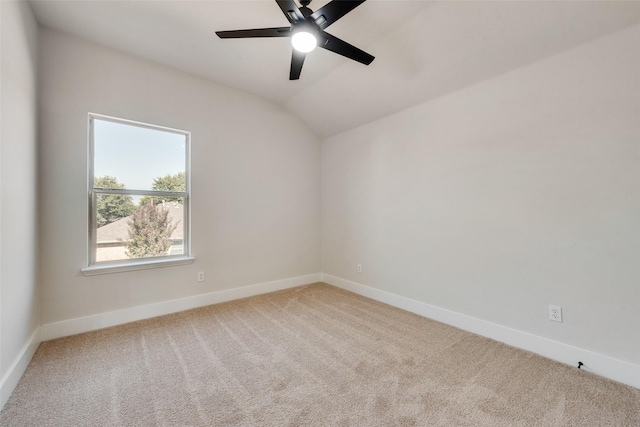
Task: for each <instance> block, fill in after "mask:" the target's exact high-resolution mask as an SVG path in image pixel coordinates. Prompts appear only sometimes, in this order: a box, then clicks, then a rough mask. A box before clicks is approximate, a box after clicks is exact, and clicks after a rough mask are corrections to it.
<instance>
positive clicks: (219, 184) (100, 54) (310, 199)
mask: <svg viewBox="0 0 640 427" xmlns="http://www.w3.org/2000/svg"><path fill="white" fill-rule="evenodd" d="M40 44H41V49H40V54H41V57H40V70H41V80H40V83H41V97H40V107H41V109H40V114H41V126H40V132H41V149H40V166H41V175H42V179H41V191H40V195H41V201H40V203H41V210H40V212H41V216H40V217H41V234H40V237H41V259H42V262H41V264H40V271H41V277H42V279H41V280H42V287H43V300H42V307H43V309H42V323H43V324H49V323H52V322H60V321H63V320H67V319H74V318H78V317H83V316H90V315H95V314H97V313H106V312H112V311H114V310H120V309H125V308H130V307H136V306H141V305H146V304H153V303H157V302H161V301H168V300H173V299H177V298H186V297H189V296H192V295H198V294H204V293H211V292H216V291H221V290H225V289H231V288H235V287H239V286H244V285H252V284H258V283H264V282H269V281H274V280H281V279H287V278H292V277H298V276H303V275H307V274H313V273H319V272H320V262H319V260H320V255H319V253H320V246H319V241H320V236H319V224H320V219H319V215H320V209H319V203H320V180H319V167H320V166H319V160H320V142H319V140H318V138H317V137H315V136H314V135H313V134H312V133H311V132H310V131H309V130H308V129H307V128H306V127H304V126H303V125H302V124H301V122H300V121H299V120H298V119H296V118H294V117H293V116H292V115H290V114H289V113H287V112H285V111H284V110H283V109H282V108H280V107H279V106H277V105H275V104H273V103H271V102H268V101H265V100H262V99H260V98H258V97H255V96H252V95H249V94H246V93H243V92H240V91H236V90H233V89H230V88H227V87H224V86H220V85H217V84H214V83H211V82H208V81H206V80H203V79H201V78H197V77H194V76H191V75H188V74H185V73H183V72H179V71H176V70H172V69H169V68H166V67H164V66H161V65H158V64H155V63H151V62H147V61H144V60H140V59H137V58H134V57H131V56H127V55H125V54H121V53H117V52H115V51H112V50H110V49H107V48H104V47H101V46H98V45H96V44H93V43H90V42H87V41H83V40H80V39H77V38H75V37H72V36H69V35H65V34H63V33H60V32H57V31H53V30H50V29H47V28H42V29H41V33H40ZM88 112H93V113H99V114H106V115H111V116H116V117H122V118H126V119H130V120H136V121H141V122H146V123H152V124H156V125H161V126H167V127H172V128H177V129H184V130H188V131H191V133H192V226H193V228H192V234H193V235H192V248H193V253H194V255H195V256H196V257H197V260H196V261H195V263H194V264H192V265H186V266H174V267H168V268H161V269H153V270H142V271H136V272H127V273H117V274H107V275H100V276H93V277H84V276H83V275H82V274H81V273H80V269H81V268H82V267H84V266H85V264H86V253H87V225H86V224H87V206H86V204H87V197H86V185H87V184H86V181H87V113H88ZM198 271H205V273H206V281H205V282H202V283H198V282H196V273H197V272H198Z"/></svg>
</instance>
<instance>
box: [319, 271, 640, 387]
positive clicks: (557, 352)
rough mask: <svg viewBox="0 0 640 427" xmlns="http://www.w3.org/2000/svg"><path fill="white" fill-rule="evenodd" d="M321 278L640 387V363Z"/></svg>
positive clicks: (416, 312)
mask: <svg viewBox="0 0 640 427" xmlns="http://www.w3.org/2000/svg"><path fill="white" fill-rule="evenodd" d="M322 281H323V282H325V283H328V284H330V285H333V286H336V287H338V288H341V289H345V290H347V291H351V292H353V293H356V294H359V295H362V296H365V297H368V298H371V299H374V300H376V301H380V302H382V303H385V304H389V305H392V306H394V307H398V308H401V309H403V310H406V311H410V312H412V313H415V314H418V315H420V316H423V317H428V318H430V319H433V320H437V321H439V322H442V323H446V324H448V325H451V326H455V327H457V328H460V329H463V330H465V331H469V332H473V333H475V334H478V335H482V336H484V337H487V338H491V339H494V340H496V341H500V342H503V343H505V344H508V345H511V346H514V347H518V348H521V349H523V350H527V351H530V352H532V353H536V354H539V355H541V356H544V357H547V358H549V359H552V360H556V361H558V362H561V363H565V364H567V365H570V366H574V367H577V366H578V361H581V362H582V363H584V366H583V367H582V369H584V370H586V371H589V372H593V373H595V374H597V375H601V376H603V377H606V378H609V379H612V380H614V381H618V382H620V383H623V384H627V385H630V386H632V387H636V388H640V365H635V364H633V363H629V362H625V361H622V360H618V359H614V358H612V357H609V356H605V355H602V354H598V353H594V352H592V351H589V350H585V349H582V348H578V347H574V346H571V345H567V344H563V343H561V342H558V341H553V340H550V339H548V338H543V337H540V336H537V335H533V334H530V333H527V332H523V331H519V330H517V329H512V328H509V327H506V326H502V325H498V324H496V323H491V322H488V321H486V320H481V319H477V318H475V317H471V316H467V315H465V314H460V313H456V312H454V311H450V310H446V309H444V308H440V307H436V306H434V305H430V304H426V303H424V302H420V301H416V300H413V299H410V298H406V297H402V296H399V295H396V294H392V293H389V292H386V291H382V290H379V289H375V288H372V287H369V286H365V285H362V284H360V283H356V282H351V281H349V280H345V279H341V278H339V277H336V276H331V275H329V274H325V273H322Z"/></svg>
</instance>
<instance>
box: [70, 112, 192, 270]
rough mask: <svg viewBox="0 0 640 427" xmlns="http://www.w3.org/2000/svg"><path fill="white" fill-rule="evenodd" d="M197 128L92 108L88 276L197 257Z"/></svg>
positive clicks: (90, 119) (188, 260)
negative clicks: (193, 144) (193, 220)
mask: <svg viewBox="0 0 640 427" xmlns="http://www.w3.org/2000/svg"><path fill="white" fill-rule="evenodd" d="M189 145H190V134H189V132H186V131H181V130H176V129H169V128H165V127H160V126H154V125H150V124H145V123H138V122H132V121H129V120H123V119H117V118H114V117H107V116H101V115H97V114H89V263H88V264H89V265H88V267H87V268H85V269H83V272H84V273H85V274H94V273H98V272H112V271H119V270H132V269H138V268H150V267H154V266H162V265H167V264H173V263H184V262H191V261H192V260H193V259H192V258H191V257H190V249H189V248H190V246H189V236H190V233H189V230H190V229H189V206H190V197H189V173H190V171H189V148H190V147H189Z"/></svg>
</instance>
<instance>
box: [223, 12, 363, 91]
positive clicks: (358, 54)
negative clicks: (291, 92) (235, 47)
mask: <svg viewBox="0 0 640 427" xmlns="http://www.w3.org/2000/svg"><path fill="white" fill-rule="evenodd" d="M364 2H365V0H357V1H351V0H333V1H331V2H329V3H327V4H326V5H325V6H323V7H321V8H320V9H318V10H316V11H315V12H314V11H312V10H311V9H309V8H308V6H309V3H311V0H300V4H301V5H302V6H301V7H298V6H297V5H296V3H295V2H294V1H293V0H276V3H278V6H280V9H282V13H284V16H286V17H287V19H288V20H289V22H290V23H291V26H290V27H275V28H255V29H250V30H233V31H216V34H217V35H218V37H220V38H221V39H238V38H249V37H291V44H292V45H293V55H292V57H291V71H290V72H289V80H298V79H299V78H300V72H301V71H302V64H303V63H304V58H305V56H306V54H307V53H309V52H311V51H312V50H313V49H315V48H316V46H318V47H321V48H323V49H326V50H329V51H331V52H334V53H337V54H338V55H342V56H345V57H347V58H349V59H353V60H354V61H358V62H360V63H362V64H365V65H369V64H371V61H373V59H374V57H373V56H371V55H369V54H368V53H367V52H365V51H363V50H360V49H358V48H357V47H355V46H352V45H350V44H349V43H347V42H345V41H342V40H340V39H339V38H337V37H335V36H332V35H331V34H329V33H327V32H326V31H324V30H325V28H327V27H328V26H329V25H331V24H333V23H334V22H336V21H337V20H338V19H340V18H342V17H343V16H344V15H346V14H347V13H349V12H351V11H352V10H353V9H355V8H356V7H358V6H359V5H360V4H362V3H364Z"/></svg>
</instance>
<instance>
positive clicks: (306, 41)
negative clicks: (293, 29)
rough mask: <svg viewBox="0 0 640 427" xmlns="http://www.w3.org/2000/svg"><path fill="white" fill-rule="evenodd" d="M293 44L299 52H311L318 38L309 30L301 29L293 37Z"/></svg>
mask: <svg viewBox="0 0 640 427" xmlns="http://www.w3.org/2000/svg"><path fill="white" fill-rule="evenodd" d="M291 44H292V45H293V48H294V49H295V50H297V51H298V52H302V53H309V52H311V51H312V50H313V49H315V48H316V46H317V45H318V40H317V39H316V37H315V36H314V35H313V34H311V33H309V32H307V31H299V32H297V33H295V34H294V35H293V37H291Z"/></svg>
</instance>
